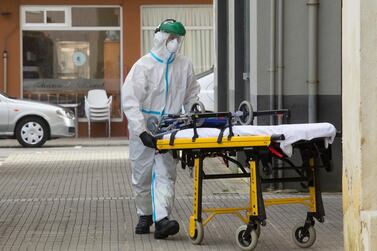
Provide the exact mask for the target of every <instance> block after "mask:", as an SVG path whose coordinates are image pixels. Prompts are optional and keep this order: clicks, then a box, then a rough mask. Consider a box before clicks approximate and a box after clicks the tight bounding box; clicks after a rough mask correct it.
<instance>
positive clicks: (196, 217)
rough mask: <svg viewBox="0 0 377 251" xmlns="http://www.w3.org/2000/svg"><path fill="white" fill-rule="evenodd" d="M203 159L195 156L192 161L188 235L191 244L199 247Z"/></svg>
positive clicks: (202, 232) (202, 233) (201, 233)
mask: <svg viewBox="0 0 377 251" xmlns="http://www.w3.org/2000/svg"><path fill="white" fill-rule="evenodd" d="M202 168H203V158H202V157H201V156H196V157H195V160H194V179H193V180H194V194H193V197H194V203H193V214H192V215H191V216H190V225H189V235H190V239H191V242H192V243H193V244H195V245H199V244H200V243H201V242H202V241H203V237H204V228H203V224H202V183H203V172H202Z"/></svg>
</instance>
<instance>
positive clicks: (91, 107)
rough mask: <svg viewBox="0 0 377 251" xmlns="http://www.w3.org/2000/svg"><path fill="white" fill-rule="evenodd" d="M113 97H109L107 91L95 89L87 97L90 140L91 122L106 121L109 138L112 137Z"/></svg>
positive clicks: (86, 105)
mask: <svg viewBox="0 0 377 251" xmlns="http://www.w3.org/2000/svg"><path fill="white" fill-rule="evenodd" d="M112 102H113V97H112V96H110V97H107V94H106V91H105V90H101V89H94V90H90V91H88V96H85V115H86V117H87V118H88V135H89V138H90V132H91V128H90V126H91V122H98V121H106V122H107V128H108V137H110V136H111V105H112Z"/></svg>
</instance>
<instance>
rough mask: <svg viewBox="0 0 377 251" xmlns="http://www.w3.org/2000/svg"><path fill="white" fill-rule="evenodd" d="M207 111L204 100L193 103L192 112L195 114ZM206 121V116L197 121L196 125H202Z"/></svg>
mask: <svg viewBox="0 0 377 251" xmlns="http://www.w3.org/2000/svg"><path fill="white" fill-rule="evenodd" d="M205 111H206V109H205V107H204V104H203V103H202V102H200V101H199V100H198V101H195V102H194V103H192V105H191V108H190V112H191V113H194V114H195V113H205ZM204 122H205V118H201V119H198V120H197V121H196V126H197V127H200V126H202V125H203V124H204Z"/></svg>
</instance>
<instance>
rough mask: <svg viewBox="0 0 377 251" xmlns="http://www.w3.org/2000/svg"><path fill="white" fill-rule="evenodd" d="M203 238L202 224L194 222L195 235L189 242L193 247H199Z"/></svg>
mask: <svg viewBox="0 0 377 251" xmlns="http://www.w3.org/2000/svg"><path fill="white" fill-rule="evenodd" d="M203 238H204V228H203V224H202V223H201V222H199V221H195V235H194V237H191V236H190V240H191V242H192V244H194V245H200V243H202V241H203Z"/></svg>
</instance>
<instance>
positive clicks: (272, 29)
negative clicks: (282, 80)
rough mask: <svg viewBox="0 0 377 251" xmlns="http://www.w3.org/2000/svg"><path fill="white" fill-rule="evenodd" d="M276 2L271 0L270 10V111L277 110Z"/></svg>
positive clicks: (271, 122)
mask: <svg viewBox="0 0 377 251" xmlns="http://www.w3.org/2000/svg"><path fill="white" fill-rule="evenodd" d="M275 6H276V0H271V10H270V69H269V72H270V100H269V101H270V102H269V104H270V110H274V109H275V71H276V69H275V22H276V18H275V15H276V10H275ZM273 124H274V118H273V117H272V116H270V125H273Z"/></svg>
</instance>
